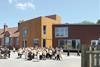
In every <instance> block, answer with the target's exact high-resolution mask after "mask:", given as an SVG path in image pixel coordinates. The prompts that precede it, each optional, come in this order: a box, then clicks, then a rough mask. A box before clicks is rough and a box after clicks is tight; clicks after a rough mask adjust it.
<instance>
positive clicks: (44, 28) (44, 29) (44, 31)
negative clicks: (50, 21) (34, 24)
mask: <svg viewBox="0 0 100 67" xmlns="http://www.w3.org/2000/svg"><path fill="white" fill-rule="evenodd" d="M43 34H44V35H46V25H43Z"/></svg>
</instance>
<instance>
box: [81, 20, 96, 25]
mask: <svg viewBox="0 0 100 67" xmlns="http://www.w3.org/2000/svg"><path fill="white" fill-rule="evenodd" d="M80 24H95V23H94V22H91V21H87V20H85V21H82V22H81V23H80Z"/></svg>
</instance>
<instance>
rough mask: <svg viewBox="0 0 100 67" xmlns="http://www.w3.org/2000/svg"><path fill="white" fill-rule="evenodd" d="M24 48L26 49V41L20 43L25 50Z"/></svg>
mask: <svg viewBox="0 0 100 67" xmlns="http://www.w3.org/2000/svg"><path fill="white" fill-rule="evenodd" d="M26 47H27V41H26V40H24V41H22V48H26Z"/></svg>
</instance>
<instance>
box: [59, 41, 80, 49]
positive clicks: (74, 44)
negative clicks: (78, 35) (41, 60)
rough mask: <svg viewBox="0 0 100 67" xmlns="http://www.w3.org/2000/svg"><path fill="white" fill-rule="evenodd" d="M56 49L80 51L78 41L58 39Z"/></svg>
mask: <svg viewBox="0 0 100 67" xmlns="http://www.w3.org/2000/svg"><path fill="white" fill-rule="evenodd" d="M58 47H62V48H64V49H80V40H79V39H60V40H58Z"/></svg>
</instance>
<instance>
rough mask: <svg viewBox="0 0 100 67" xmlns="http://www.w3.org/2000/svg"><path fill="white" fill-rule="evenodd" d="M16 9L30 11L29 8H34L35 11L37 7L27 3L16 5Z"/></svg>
mask: <svg viewBox="0 0 100 67" xmlns="http://www.w3.org/2000/svg"><path fill="white" fill-rule="evenodd" d="M16 7H17V8H19V9H22V10H24V9H28V8H32V9H35V5H34V4H32V3H31V2H26V3H17V4H16Z"/></svg>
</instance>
